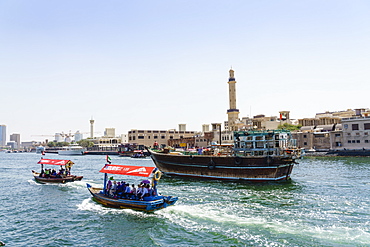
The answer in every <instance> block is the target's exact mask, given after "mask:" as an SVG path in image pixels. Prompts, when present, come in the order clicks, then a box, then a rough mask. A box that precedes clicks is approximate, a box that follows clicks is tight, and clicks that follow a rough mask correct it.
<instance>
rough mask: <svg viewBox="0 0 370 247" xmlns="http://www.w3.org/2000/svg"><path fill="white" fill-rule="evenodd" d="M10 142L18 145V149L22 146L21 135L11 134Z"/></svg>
mask: <svg viewBox="0 0 370 247" xmlns="http://www.w3.org/2000/svg"><path fill="white" fill-rule="evenodd" d="M10 141H13V142H15V143H16V146H17V148H19V147H20V145H21V135H20V134H11V135H10Z"/></svg>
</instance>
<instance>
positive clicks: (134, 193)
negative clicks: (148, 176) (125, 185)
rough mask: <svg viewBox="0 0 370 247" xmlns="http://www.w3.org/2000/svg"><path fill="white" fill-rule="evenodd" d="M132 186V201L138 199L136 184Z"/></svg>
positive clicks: (130, 196)
mask: <svg viewBox="0 0 370 247" xmlns="http://www.w3.org/2000/svg"><path fill="white" fill-rule="evenodd" d="M131 186H132V188H131V192H130V195H129V198H130V199H136V188H135V184H132V185H131Z"/></svg>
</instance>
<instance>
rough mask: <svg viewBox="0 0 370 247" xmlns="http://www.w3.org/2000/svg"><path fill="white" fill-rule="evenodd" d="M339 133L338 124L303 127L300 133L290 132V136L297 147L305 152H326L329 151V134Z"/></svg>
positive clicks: (339, 127) (339, 126)
mask: <svg viewBox="0 0 370 247" xmlns="http://www.w3.org/2000/svg"><path fill="white" fill-rule="evenodd" d="M333 131H337V132H340V131H341V125H340V124H331V125H319V126H303V127H301V129H300V131H294V132H292V136H293V138H294V139H296V140H297V146H298V147H301V148H304V149H305V150H307V151H321V152H327V151H329V150H330V149H331V139H330V136H331V133H332V132H333Z"/></svg>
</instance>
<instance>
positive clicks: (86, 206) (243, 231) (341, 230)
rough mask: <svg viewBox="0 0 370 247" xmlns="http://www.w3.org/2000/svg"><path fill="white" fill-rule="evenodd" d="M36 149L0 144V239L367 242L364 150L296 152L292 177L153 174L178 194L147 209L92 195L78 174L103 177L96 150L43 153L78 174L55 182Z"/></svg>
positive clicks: (368, 178)
mask: <svg viewBox="0 0 370 247" xmlns="http://www.w3.org/2000/svg"><path fill="white" fill-rule="evenodd" d="M40 158H41V155H39V154H35V153H1V152H0V181H1V182H0V183H1V184H0V190H1V193H0V219H1V220H0V232H1V234H0V241H2V242H4V243H5V244H6V246H53V247H54V246H370V197H369V195H370V158H358V157H352V158H340V157H327V158H324V157H316V158H309V157H305V158H304V159H302V160H299V164H297V165H295V167H294V169H293V172H292V175H291V177H292V180H291V181H287V182H279V183H245V182H243V183H239V182H221V181H208V180H195V179H184V178H167V177H163V176H162V179H161V180H160V181H159V186H158V190H159V192H160V193H162V194H166V195H172V196H178V197H179V200H178V202H177V203H176V204H175V205H174V206H171V207H168V208H165V209H163V210H160V211H157V212H155V213H149V214H148V213H143V212H136V211H132V210H129V209H111V208H105V207H103V206H102V205H100V204H98V203H96V202H95V201H93V200H92V198H91V195H90V194H89V192H88V191H87V189H86V183H90V184H92V185H93V186H101V185H102V183H103V174H102V173H99V170H100V169H101V168H102V167H103V165H104V163H105V156H94V155H85V156H61V155H53V154H46V155H45V156H44V158H52V159H71V160H72V161H73V162H75V165H74V166H73V168H72V173H73V174H74V175H83V176H84V178H83V180H82V181H78V182H73V183H66V184H59V185H49V184H39V183H36V182H35V181H34V179H33V176H32V173H31V170H37V171H39V170H40V165H38V164H37V162H38V161H39V159H40ZM111 158H112V164H133V165H146V166H154V163H153V162H152V161H151V159H150V158H146V159H132V158H126V157H118V156H111ZM115 178H116V177H115ZM117 179H119V180H124V181H126V182H129V183H135V184H137V183H138V182H140V181H141V180H140V178H134V177H122V176H121V177H117Z"/></svg>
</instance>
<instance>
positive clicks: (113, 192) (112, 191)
mask: <svg viewBox="0 0 370 247" xmlns="http://www.w3.org/2000/svg"><path fill="white" fill-rule="evenodd" d="M116 191H117V182H116V181H113V186H112V189H111V192H110V194H111V195H112V196H114V195H115V193H116Z"/></svg>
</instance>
